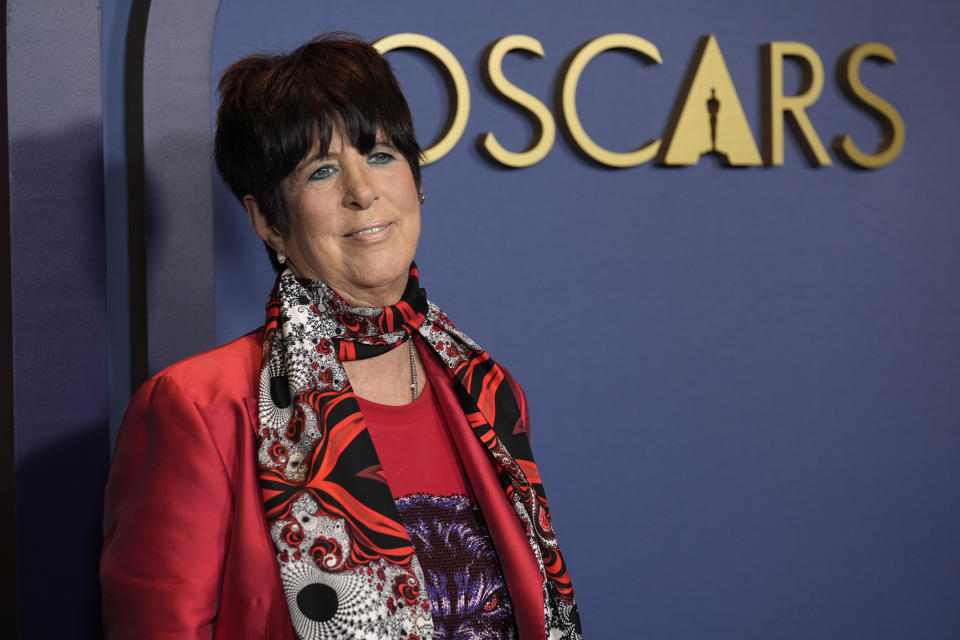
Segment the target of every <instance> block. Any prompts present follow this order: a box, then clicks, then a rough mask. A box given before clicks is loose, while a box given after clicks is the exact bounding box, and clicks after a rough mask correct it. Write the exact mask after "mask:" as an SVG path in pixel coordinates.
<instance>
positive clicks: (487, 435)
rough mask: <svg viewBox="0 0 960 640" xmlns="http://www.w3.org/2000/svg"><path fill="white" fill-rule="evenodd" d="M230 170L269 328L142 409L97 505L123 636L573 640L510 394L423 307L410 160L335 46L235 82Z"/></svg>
mask: <svg viewBox="0 0 960 640" xmlns="http://www.w3.org/2000/svg"><path fill="white" fill-rule="evenodd" d="M220 95H221V104H220V108H219V111H218V117H217V134H216V160H217V166H218V168H219V170H220V172H221V174H222V175H223V177H224V179H225V181H226V182H227V184H228V185H229V186H230V187H231V189H232V190H233V192H234V193H235V194H236V195H237V197H238V198H239V199H240V201H241V202H242V203H243V205H244V207H245V208H246V211H247V214H248V216H249V217H250V220H251V222H252V223H253V226H254V228H255V230H256V232H257V234H258V235H259V236H260V238H261V239H262V240H263V242H264V244H265V245H266V247H267V251H268V254H269V256H270V259H271V261H272V263H273V265H274V267H275V268H276V270H277V271H278V277H277V282H276V284H275V286H274V289H273V291H272V292H271V294H270V296H269V298H268V301H267V313H266V324H265V326H264V327H263V328H261V329H258V330H256V331H254V332H252V333H250V334H248V335H246V336H244V337H242V338H239V339H238V340H235V341H233V342H231V343H229V344H227V345H224V346H222V347H219V348H217V349H214V350H212V351H209V352H207V353H203V354H200V355H197V356H194V357H192V358H188V359H187V360H184V361H182V362H180V363H177V364H175V365H173V366H171V367H169V368H167V369H166V370H164V371H163V372H161V373H160V374H158V375H157V376H156V377H155V378H153V379H152V380H150V381H149V382H147V383H146V384H145V385H144V386H143V387H142V388H141V389H140V390H139V391H138V392H137V394H136V395H135V397H134V399H133V400H132V402H131V405H130V408H129V409H128V411H127V415H126V417H125V419H124V425H123V428H122V431H121V433H120V435H119V437H118V440H117V449H116V454H115V458H114V462H113V466H112V468H111V472H110V479H109V482H108V485H107V493H106V515H105V521H104V527H105V536H106V539H105V544H104V551H103V557H102V561H101V577H102V582H103V592H104V619H105V627H106V632H107V635H108V637H111V638H133V637H136V638H151V637H157V638H159V637H163V638H174V637H176V638H211V637H213V638H271V639H273V638H283V639H287V638H289V639H291V640H292V639H293V638H301V639H304V640H306V639H314V638H317V639H328V638H364V639H374V638H376V639H380V638H384V639H385V638H411V639H412V638H431V637H432V638H484V637H491V638H515V637H519V638H521V639H523V640H527V639H531V638H537V639H543V638H548V637H549V638H580V637H581V632H580V626H579V619H578V616H577V610H576V605H575V603H574V599H573V591H572V587H571V586H570V581H569V577H568V575H567V572H566V568H565V565H564V562H563V559H562V556H561V554H560V551H559V548H558V546H557V542H556V538H555V536H554V534H553V530H552V527H551V524H550V517H549V512H548V508H547V502H546V499H545V498H544V494H543V488H542V486H541V485H540V482H539V476H538V473H537V470H536V466H535V465H534V463H533V458H532V455H531V453H530V447H529V441H528V438H527V425H528V419H527V416H526V403H525V400H524V397H523V393H522V391H521V390H520V388H519V386H517V385H516V383H514V382H513V380H512V379H511V378H510V376H509V374H508V373H507V372H506V370H505V369H504V368H502V367H500V366H499V365H497V364H496V363H495V362H494V361H493V360H492V359H491V358H490V356H489V355H488V354H487V353H486V352H485V351H483V350H482V349H481V348H480V347H479V346H477V345H476V344H475V343H474V342H472V341H471V340H470V339H469V338H468V337H466V336H465V335H464V334H463V333H461V332H460V331H459V330H457V328H456V327H455V326H454V324H453V323H452V322H451V321H450V319H449V318H447V317H446V316H445V315H444V314H443V312H442V311H440V309H439V308H437V307H436V306H435V305H433V304H432V303H429V302H428V301H427V300H426V297H425V293H424V291H423V290H422V289H420V287H419V283H418V272H417V268H416V266H415V265H414V263H413V258H414V254H415V252H416V247H417V240H418V237H419V231H420V204H421V203H422V202H423V199H424V198H423V193H422V191H420V166H419V157H420V150H419V147H418V146H417V143H416V141H415V139H414V135H413V125H412V121H411V118H410V112H409V109H408V108H407V105H406V102H405V100H404V98H403V95H402V94H401V93H400V90H399V87H398V86H397V83H396V80H395V79H394V77H393V75H392V73H391V71H390V69H389V66H388V64H387V63H386V61H385V60H384V59H383V58H382V57H381V56H380V55H379V54H378V53H377V52H376V50H375V49H373V48H372V47H371V46H369V45H367V44H365V43H363V42H359V41H355V40H349V39H344V38H341V37H330V38H322V39H318V40H315V41H312V42H309V43H307V44H306V45H304V46H302V47H301V48H299V49H297V50H296V51H294V52H293V53H290V54H289V55H282V56H250V57H247V58H244V59H242V60H240V61H238V62H237V63H235V64H234V65H233V66H231V67H230V68H229V69H227V71H226V72H225V73H224V75H223V78H222V79H221V82H220Z"/></svg>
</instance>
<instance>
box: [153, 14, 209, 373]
mask: <svg viewBox="0 0 960 640" xmlns="http://www.w3.org/2000/svg"><path fill="white" fill-rule="evenodd" d="M219 4H220V3H219V1H218V0H167V1H166V2H160V3H153V4H152V5H151V6H150V13H149V19H148V20H147V30H146V40H145V43H144V55H143V84H142V86H143V159H144V165H143V172H144V199H145V204H146V207H145V211H146V219H145V223H146V228H145V237H146V251H145V255H146V275H147V287H146V295H147V299H146V309H147V348H148V351H147V367H148V370H149V371H148V372H149V373H150V374H152V373H155V372H156V371H158V370H159V369H161V368H163V367H165V366H167V365H168V364H170V363H172V362H174V361H176V360H179V359H181V358H184V357H186V356H188V355H191V354H193V353H196V352H198V351H202V350H205V349H209V348H210V347H212V346H214V340H215V329H214V321H215V316H214V299H215V295H214V293H215V292H214V278H213V185H212V180H213V176H212V173H211V165H212V162H213V149H212V144H211V139H212V136H211V124H210V51H211V47H212V43H213V29H214V25H215V23H216V17H217V8H218V6H219Z"/></svg>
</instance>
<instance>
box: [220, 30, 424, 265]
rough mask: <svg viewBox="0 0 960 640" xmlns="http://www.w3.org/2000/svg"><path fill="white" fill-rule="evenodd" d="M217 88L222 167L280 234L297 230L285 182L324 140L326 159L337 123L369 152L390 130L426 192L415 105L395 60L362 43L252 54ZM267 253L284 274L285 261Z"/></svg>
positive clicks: (344, 39) (345, 40) (342, 41)
mask: <svg viewBox="0 0 960 640" xmlns="http://www.w3.org/2000/svg"><path fill="white" fill-rule="evenodd" d="M217 89H218V91H219V93H220V107H219V109H217V133H216V136H215V138H214V157H215V158H216V162H217V169H218V170H219V171H220V175H221V176H222V177H223V179H224V181H225V182H226V183H227V185H228V186H229V187H230V190H231V191H233V194H234V195H235V196H236V197H237V198H238V199H240V200H241V201H242V200H243V197H244V196H246V195H248V194H249V195H252V196H253V197H254V198H256V200H257V204H258V205H259V207H260V210H261V211H262V212H263V213H264V215H265V216H266V218H267V222H269V223H270V224H271V225H272V226H274V227H276V228H277V229H278V230H279V231H280V233H281V234H284V235H286V234H287V233H288V231H289V229H290V225H289V220H288V218H287V212H286V209H285V207H284V202H283V194H282V192H281V190H280V182H281V181H282V180H283V179H284V178H286V177H287V176H288V175H290V173H291V172H292V171H293V170H294V169H295V168H296V166H297V165H298V164H299V163H300V161H301V160H303V158H304V157H306V155H307V153H308V152H309V151H310V148H311V146H312V145H313V142H314V138H315V137H316V138H318V139H319V143H320V152H321V153H326V151H327V149H328V148H329V147H330V138H331V136H332V131H333V127H334V126H335V125H339V126H342V128H343V131H344V133H345V134H346V136H347V137H348V138H349V140H350V143H351V144H352V145H353V146H354V147H356V148H357V150H358V151H360V153H369V152H370V150H371V149H373V147H374V146H375V145H376V142H377V132H378V131H380V132H382V133H383V135H384V136H386V138H387V140H389V141H390V144H392V145H393V146H394V147H395V148H396V149H397V151H399V152H400V153H401V154H402V155H403V157H404V158H405V159H406V161H407V164H409V165H410V171H411V172H412V173H413V180H414V183H415V184H416V185H417V188H418V189H419V188H420V158H421V151H420V147H419V146H418V145H417V140H416V137H415V136H414V132H413V119H412V118H411V117H410V108H409V107H408V106H407V101H406V99H404V97H403V93H401V91H400V86H399V85H398V84H397V80H396V78H395V77H394V76H393V72H392V71H391V70H390V64H389V63H388V62H387V61H386V59H385V58H384V57H383V56H381V55H380V53H379V52H378V51H377V50H376V49H375V48H373V46H371V45H370V44H368V43H366V42H363V41H362V40H359V39H357V38H356V37H354V36H351V35H349V34H342V33H332V34H326V35H323V36H320V37H318V38H315V39H314V40H311V41H310V42H308V43H306V44H304V45H303V46H301V47H300V48H298V49H296V50H295V51H292V52H290V53H288V54H279V55H267V54H254V55H250V56H246V57H244V58H241V59H240V60H237V61H236V62H234V63H233V64H232V65H230V67H228V68H227V70H226V71H224V72H223V75H222V76H221V77H220V84H219V85H218V87H217ZM267 252H268V253H269V255H270V261H271V262H272V263H273V266H274V268H275V269H279V263H278V262H277V258H276V253H275V252H274V251H273V249H271V248H270V247H269V246H268V247H267Z"/></svg>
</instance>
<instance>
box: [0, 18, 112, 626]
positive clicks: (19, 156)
mask: <svg viewBox="0 0 960 640" xmlns="http://www.w3.org/2000/svg"><path fill="white" fill-rule="evenodd" d="M100 17H101V16H100V5H99V3H98V2H94V1H87V2H63V3H46V2H36V0H8V1H7V30H6V38H7V49H6V51H7V65H6V76H7V77H6V82H7V127H8V129H7V133H8V150H9V155H8V158H9V179H10V186H9V211H10V242H9V247H10V257H11V259H10V289H11V296H10V299H11V300H12V305H11V306H12V352H13V353H12V355H13V358H12V362H13V430H14V465H15V469H16V494H15V495H16V536H17V545H16V553H17V566H18V567H19V568H20V571H19V573H18V575H17V610H18V614H17V615H18V621H19V636H20V637H21V638H24V639H28V638H29V639H31V640H32V639H33V638H49V637H53V636H58V637H71V638H78V637H83V638H95V637H98V636H99V635H100V613H99V610H100V597H99V593H100V591H99V580H98V576H97V563H98V558H99V550H100V546H101V541H102V535H101V520H102V516H101V512H102V507H101V505H102V499H103V485H104V480H105V477H106V470H107V463H108V451H109V410H108V406H109V396H108V388H107V335H106V325H107V314H106V285H105V281H106V262H105V233H104V204H103V203H104V198H103V176H104V173H103V142H102V141H103V137H102V131H103V127H102V100H101V94H100V83H101V64H100V61H101V51H100ZM4 608H7V607H4ZM3 631H4V637H10V635H9V634H7V633H6V631H7V629H4V630H3Z"/></svg>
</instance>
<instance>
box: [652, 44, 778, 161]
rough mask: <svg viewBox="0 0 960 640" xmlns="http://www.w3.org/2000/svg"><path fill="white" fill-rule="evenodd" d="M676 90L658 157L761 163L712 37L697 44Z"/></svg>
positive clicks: (666, 159)
mask: <svg viewBox="0 0 960 640" xmlns="http://www.w3.org/2000/svg"><path fill="white" fill-rule="evenodd" d="M684 87H685V89H686V90H685V91H681V92H680V97H679V99H678V102H677V104H678V106H679V108H678V109H674V114H675V116H674V118H673V119H672V120H671V124H670V125H669V126H668V127H667V133H666V135H664V139H665V143H664V146H663V147H662V149H661V153H660V157H659V158H658V161H659V162H660V163H662V164H668V165H690V164H697V161H698V160H699V159H700V156H702V155H703V154H705V153H712V154H715V155H718V156H719V157H720V158H721V159H723V160H724V161H725V162H726V163H727V164H731V165H736V166H746V165H758V164H762V162H763V161H762V159H761V158H760V152H759V151H758V150H757V143H756V141H754V139H753V134H752V133H751V131H750V125H749V124H748V123H747V118H746V116H745V115H744V114H743V107H742V106H740V98H739V97H738V96H737V90H736V89H735V88H734V86H733V80H732V79H731V78H730V72H729V71H728V70H727V65H726V63H725V62H724V61H723V54H722V53H720V47H719V45H717V39H716V38H714V37H713V36H712V35H710V36H704V37H702V38H701V39H700V42H699V43H698V45H697V52H696V53H695V54H694V57H693V61H692V62H691V64H690V68H689V71H688V72H687V78H686V80H685V81H684Z"/></svg>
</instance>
